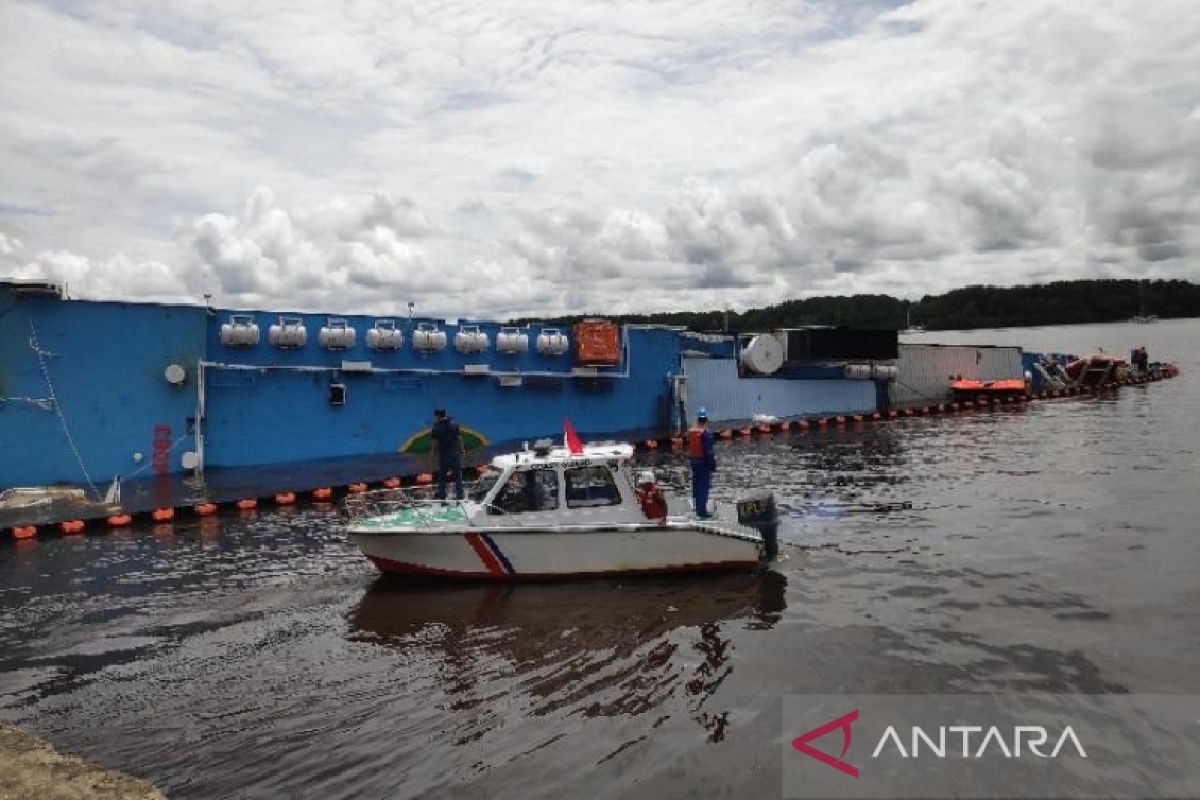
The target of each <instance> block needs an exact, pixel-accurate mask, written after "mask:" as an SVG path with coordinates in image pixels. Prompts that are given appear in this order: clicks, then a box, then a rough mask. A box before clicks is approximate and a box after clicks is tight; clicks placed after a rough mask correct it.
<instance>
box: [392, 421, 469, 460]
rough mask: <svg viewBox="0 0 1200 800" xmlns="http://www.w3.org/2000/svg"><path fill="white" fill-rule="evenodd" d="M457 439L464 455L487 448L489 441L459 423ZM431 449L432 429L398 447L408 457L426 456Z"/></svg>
mask: <svg viewBox="0 0 1200 800" xmlns="http://www.w3.org/2000/svg"><path fill="white" fill-rule="evenodd" d="M458 434H459V438H460V439H461V440H462V448H463V452H464V453H470V452H471V451H472V450H478V449H479V448H481V447H487V446H488V445H489V444H491V441H490V440H489V439H488V438H487V437H486V436H484V435H483V434H482V433H480V432H479V431H477V430H475V429H474V428H470V427H467V426H466V425H463V424H462V423H461V422H460V423H459V424H458ZM432 449H433V427H432V426H430V427H428V428H422V429H421V430H419V431H417V432H416V433H414V434H413V435H412V436H410V437H408V439H406V440H405V442H404V444H402V445H400V452H401V453H407V454H409V455H415V456H423V455H427V454H428V453H429V452H430V451H431V450H432Z"/></svg>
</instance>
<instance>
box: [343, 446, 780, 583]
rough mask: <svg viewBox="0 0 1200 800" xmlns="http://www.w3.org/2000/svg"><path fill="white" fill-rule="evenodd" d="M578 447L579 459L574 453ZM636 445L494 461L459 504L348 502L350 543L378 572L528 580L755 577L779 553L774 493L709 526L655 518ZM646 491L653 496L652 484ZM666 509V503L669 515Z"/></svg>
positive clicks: (385, 497) (672, 511)
mask: <svg viewBox="0 0 1200 800" xmlns="http://www.w3.org/2000/svg"><path fill="white" fill-rule="evenodd" d="M573 450H574V452H573ZM632 456H633V448H632V447H630V446H629V445H626V444H615V445H589V446H587V447H578V448H572V449H568V448H566V447H550V446H541V443H539V446H538V447H536V448H535V449H533V450H530V449H526V450H523V451H521V452H517V453H514V454H509V455H502V456H498V457H496V458H495V459H493V461H492V466H493V468H494V471H493V472H490V473H488V475H486V476H485V477H484V478H482V479H481V480H480V481H479V482H478V483H477V484H476V485H475V487H474V488H473V489H472V490H471V491H469V492H468V497H467V498H466V499H464V500H461V501H440V500H421V499H417V498H415V497H414V496H413V495H411V494H406V493H404V492H403V490H392V491H387V490H385V491H378V492H366V493H363V494H361V495H358V496H356V497H352V498H349V499H347V501H346V505H345V510H346V513H347V515H348V517H349V523H348V529H347V532H348V534H349V538H350V540H351V541H352V542H354V544H356V545H357V546H358V547H359V549H360V550H362V552H363V554H364V555H366V556H367V558H369V559H371V561H373V562H374V563H375V565H376V566H377V567H379V569H380V570H382V571H384V572H389V573H400V574H407V575H434V576H443V577H449V578H490V579H501V580H521V579H538V578H543V579H545V578H565V577H582V576H601V575H627V574H649V573H664V572H692V571H700V570H723V569H746V568H750V567H754V566H756V565H757V564H759V562H760V560H761V559H762V558H763V557H764V555H766V556H768V557H773V556H774V552H775V528H776V524H777V523H776V520H775V508H774V500H773V498H771V497H770V495H763V496H760V497H757V498H752V499H750V500H748V501H741V502H739V503H738V504H737V506H736V509H737V513H736V517H737V518H736V519H730V518H723V517H726V516H735V515H734V514H732V513H731V512H730V511H729V510H727V509H725V508H723V507H719V508H718V509H717V513H716V514H715V515H713V516H710V517H707V518H704V519H699V518H697V517H696V515H695V514H693V513H692V512H691V509H690V508H689V507H688V504H687V503H686V501H684V500H682V499H677V498H671V499H670V500H673V502H670V501H669V502H668V504H667V510H666V516H665V517H662V516H661V515H660V516H659V517H658V518H656V519H652V518H649V517H648V516H647V513H646V512H645V511H643V505H642V503H641V501H640V499H639V496H638V493H637V487H635V485H634V481H633V476H632V472H631V466H630V459H631V457H632ZM643 488H644V487H643ZM660 508H661V506H660Z"/></svg>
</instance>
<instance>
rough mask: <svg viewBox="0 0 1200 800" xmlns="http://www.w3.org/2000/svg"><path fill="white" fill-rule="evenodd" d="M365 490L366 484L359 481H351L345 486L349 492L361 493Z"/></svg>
mask: <svg viewBox="0 0 1200 800" xmlns="http://www.w3.org/2000/svg"><path fill="white" fill-rule="evenodd" d="M366 490H367V485H366V484H365V483H362V482H361V481H360V482H359V483H352V484H350V485H349V486H347V487H346V491H347V492H350V494H362V493H363V492H365V491H366Z"/></svg>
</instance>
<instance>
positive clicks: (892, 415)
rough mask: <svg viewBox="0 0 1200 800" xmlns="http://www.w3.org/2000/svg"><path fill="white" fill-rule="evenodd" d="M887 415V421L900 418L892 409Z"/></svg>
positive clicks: (898, 413)
mask: <svg viewBox="0 0 1200 800" xmlns="http://www.w3.org/2000/svg"><path fill="white" fill-rule="evenodd" d="M887 415H888V419H895V418H896V417H898V416H900V412H898V411H896V409H894V408H893V409H892V410H891V411H888V413H887Z"/></svg>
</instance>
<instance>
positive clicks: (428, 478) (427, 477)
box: [417, 472, 433, 486]
mask: <svg viewBox="0 0 1200 800" xmlns="http://www.w3.org/2000/svg"><path fill="white" fill-rule="evenodd" d="M417 483H419V484H421V485H422V486H428V485H429V484H431V483H433V473H431V472H422V473H421V474H420V475H418V476H417Z"/></svg>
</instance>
